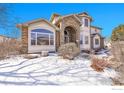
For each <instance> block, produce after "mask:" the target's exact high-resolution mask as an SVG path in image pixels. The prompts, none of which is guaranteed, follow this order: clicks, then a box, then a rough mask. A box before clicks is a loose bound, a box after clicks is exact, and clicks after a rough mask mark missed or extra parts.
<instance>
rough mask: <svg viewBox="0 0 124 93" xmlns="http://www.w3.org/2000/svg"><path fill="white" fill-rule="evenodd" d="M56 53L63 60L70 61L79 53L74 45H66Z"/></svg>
mask: <svg viewBox="0 0 124 93" xmlns="http://www.w3.org/2000/svg"><path fill="white" fill-rule="evenodd" d="M58 52H59V55H60V56H63V58H65V59H70V60H72V59H73V58H74V57H75V56H77V55H78V54H79V53H80V49H79V48H78V47H77V45H76V44H75V43H66V44H63V45H61V46H60V47H59V49H58Z"/></svg>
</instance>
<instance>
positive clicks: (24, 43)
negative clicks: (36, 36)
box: [21, 26, 28, 53]
mask: <svg viewBox="0 0 124 93" xmlns="http://www.w3.org/2000/svg"><path fill="white" fill-rule="evenodd" d="M21 52H22V53H28V27H27V26H22V51H21Z"/></svg>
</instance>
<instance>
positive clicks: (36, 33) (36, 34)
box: [30, 29, 55, 46]
mask: <svg viewBox="0 0 124 93" xmlns="http://www.w3.org/2000/svg"><path fill="white" fill-rule="evenodd" d="M34 30H35V29H34ZM32 33H34V34H35V45H32V44H31V42H32V41H31V40H32V37H31V34H32ZM38 34H41V35H48V38H49V44H48V45H38V44H37V40H38V39H37V37H38ZM51 35H52V36H53V44H51ZM54 36H55V35H54V32H52V33H43V32H32V30H31V32H30V45H31V46H53V45H55V37H54Z"/></svg>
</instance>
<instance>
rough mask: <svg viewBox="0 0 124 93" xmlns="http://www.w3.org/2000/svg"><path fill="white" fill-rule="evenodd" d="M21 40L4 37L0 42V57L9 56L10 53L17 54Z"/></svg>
mask: <svg viewBox="0 0 124 93" xmlns="http://www.w3.org/2000/svg"><path fill="white" fill-rule="evenodd" d="M20 48H21V42H20V41H17V40H16V39H10V38H9V39H4V40H3V41H1V42H0V59H4V58H6V57H9V56H10V55H17V54H19V51H20Z"/></svg>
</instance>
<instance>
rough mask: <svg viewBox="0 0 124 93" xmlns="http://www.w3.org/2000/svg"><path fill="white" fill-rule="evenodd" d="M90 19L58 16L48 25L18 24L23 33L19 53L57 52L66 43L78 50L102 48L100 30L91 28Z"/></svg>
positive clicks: (42, 21)
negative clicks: (20, 51)
mask: <svg viewBox="0 0 124 93" xmlns="http://www.w3.org/2000/svg"><path fill="white" fill-rule="evenodd" d="M92 20H93V19H92V17H91V16H89V15H88V14H87V13H86V12H83V13H79V14H70V15H65V16H61V15H59V14H53V15H52V16H51V18H50V21H47V20H45V19H37V20H33V21H30V22H26V23H21V24H17V27H18V28H20V29H21V31H22V49H23V50H24V52H25V53H34V52H41V51H44V50H46V51H57V49H58V48H59V47H60V46H61V45H62V44H65V43H70V42H74V43H76V44H77V45H78V47H79V48H80V50H81V51H82V50H89V51H90V50H97V49H101V48H104V38H103V37H102V36H101V30H102V29H101V28H100V27H96V26H92V25H91V23H92Z"/></svg>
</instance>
